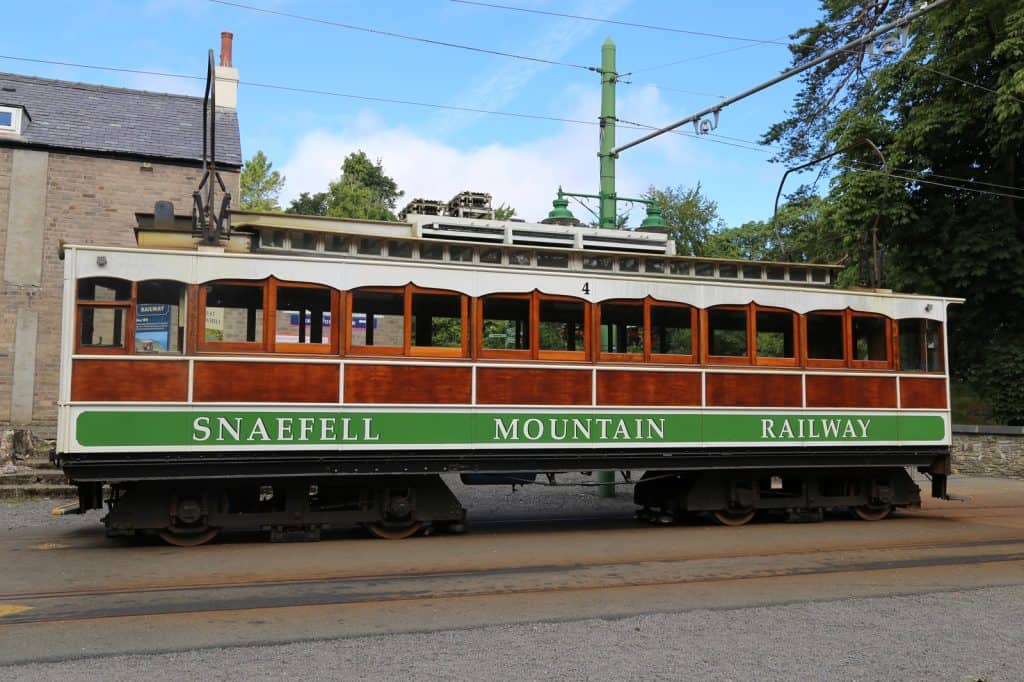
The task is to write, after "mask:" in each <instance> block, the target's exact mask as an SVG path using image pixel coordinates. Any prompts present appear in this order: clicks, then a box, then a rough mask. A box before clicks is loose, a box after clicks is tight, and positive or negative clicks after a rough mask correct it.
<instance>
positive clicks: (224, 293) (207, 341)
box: [199, 282, 266, 351]
mask: <svg viewBox="0 0 1024 682" xmlns="http://www.w3.org/2000/svg"><path fill="white" fill-rule="evenodd" d="M264 284H265V283H264V282H211V283H209V284H206V285H204V286H203V287H201V289H200V310H201V311H202V314H203V317H202V321H201V324H202V329H201V330H200V337H199V347H200V348H201V349H203V350H226V351H236V350H237V351H246V350H266V342H265V338H264V335H263V317H264V312H265V311H264V306H263V304H264V301H265V300H266V299H265V296H264Z"/></svg>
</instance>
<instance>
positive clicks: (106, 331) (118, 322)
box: [78, 306, 127, 350]
mask: <svg viewBox="0 0 1024 682" xmlns="http://www.w3.org/2000/svg"><path fill="white" fill-rule="evenodd" d="M126 310H127V309H126V308H124V307H122V306H116V307H115V306H111V307H99V306H79V308H78V331H79V335H78V345H79V347H80V348H82V349H90V350H102V349H111V350H113V349H123V348H124V347H125V345H124V342H125V328H124V327H125V319H126V317H127V316H126V315H125V313H126Z"/></svg>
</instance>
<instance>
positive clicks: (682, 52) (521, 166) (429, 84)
mask: <svg viewBox="0 0 1024 682" xmlns="http://www.w3.org/2000/svg"><path fill="white" fill-rule="evenodd" d="M239 1H240V2H243V3H245V4H250V5H254V6H259V7H264V8H268V9H274V10H279V11H282V12H288V13H294V14H300V15H306V16H309V17H316V18H321V19H325V20H330V21H335V22H342V23H347V24H354V25H359V26H365V27H370V28H375V29H380V30H384V31H392V32H399V33H405V34H411V35H416V36H422V37H425V38H430V39H435V40H441V41H448V42H455V43H464V44H468V45H474V46H479V47H482V48H487V49H492V50H497V51H503V52H514V53H518V54H523V55H529V56H533V57H538V58H543V59H548V60H552V61H559V62H567V63H571V64H582V65H597V64H599V62H600V49H601V44H602V42H603V41H604V40H605V38H607V37H611V38H612V40H614V41H615V43H616V45H617V48H618V66H619V71H620V72H623V73H626V72H632V75H631V76H628V77H627V78H626V80H628V81H630V82H629V83H628V84H623V85H620V87H619V92H618V107H619V110H618V115H619V117H620V118H623V119H627V120H631V121H637V122H640V123H644V124H654V125H663V124H665V123H669V122H672V121H675V120H678V119H680V118H683V117H684V116H686V115H688V114H691V113H694V112H695V111H697V110H699V109H703V108H704V107H707V106H709V105H711V104H713V103H714V102H715V101H716V96H728V95H733V94H735V93H737V92H739V91H741V90H744V89H746V88H747V87H749V86H751V85H754V84H756V83H759V82H761V81H763V80H766V79H768V78H770V77H772V76H774V75H776V74H777V73H778V72H779V71H781V70H783V69H785V68H786V67H787V66H788V65H789V53H788V50H786V48H785V47H784V46H781V45H761V44H750V43H744V42H739V41H734V40H724V39H721V38H711V37H701V36H693V35H686V34H682V33H674V32H666V31H654V30H649V29H640V28H633V27H626V26H619V25H612V24H602V23H595V22H588V21H581V20H576V19H569V18H561V17H553V16H544V15H537V14H528V13H522V12H513V11H508V10H503V9H493V8H484V7H479V6H473V5H467V4H459V3H455V2H451V1H450V0H377V1H376V2H367V1H365V0H358V1H356V0H339V1H338V2H314V1H312V0H239ZM494 2H497V3H499V4H506V5H515V6H518V7H525V8H531V9H539V10H547V11H555V12H561V13H568V14H579V15H585V16H589V17H596V18H607V19H613V20H617V21H625V22H637V23H645V24H653V25H659V26H664V27H671V28H680V29H688V30H693V31H703V32H711V33H720V34H728V35H734V36H743V37H749V38H757V39H764V40H784V39H785V36H786V35H787V34H789V33H791V32H792V31H793V30H795V29H796V28H798V27H800V26H805V25H808V24H809V23H811V22H813V21H814V20H815V18H816V17H817V14H818V12H817V3H816V2H811V1H810V0H802V1H801V0H778V1H776V2H755V1H752V0H718V1H717V2H710V3H709V2H691V1H689V0H685V1H684V0H675V1H671V0H494ZM5 24H6V27H5V30H4V31H3V32H2V33H3V40H2V42H0V45H2V47H0V54H2V55H7V56H16V57H27V58H36V59H49V60H59V61H67V62H76V63H87V64H97V65H105V66H116V67H127V68H134V69H143V70H155V71H165V72H173V73H192V74H196V75H203V74H204V73H205V58H206V57H205V56H206V50H207V49H208V48H211V47H212V48H217V47H218V45H219V36H220V31H222V30H228V31H232V32H233V33H234V34H235V42H234V65H235V66H236V67H237V68H238V70H239V75H240V78H241V80H242V82H243V84H242V86H241V88H240V92H239V116H240V121H241V132H242V147H243V152H244V154H245V155H246V157H249V156H251V155H252V154H253V153H254V152H255V151H256V150H258V149H262V150H264V151H265V152H266V153H267V155H268V156H269V157H270V159H271V160H272V161H273V162H274V165H275V168H278V169H280V170H282V172H284V174H285V175H286V177H287V180H288V183H287V187H286V190H285V195H284V198H285V199H287V198H289V197H291V196H295V195H297V194H298V193H299V192H301V191H317V190H321V189H323V188H324V187H325V186H326V184H327V182H328V181H329V180H330V179H332V178H333V177H336V176H337V173H338V167H339V165H340V162H341V160H342V159H343V158H344V156H345V155H346V154H347V153H349V152H350V151H354V150H355V149H357V148H361V149H363V150H365V151H366V152H367V153H368V154H369V155H370V156H371V157H375V158H380V159H381V161H382V162H383V164H384V167H385V170H386V171H387V172H388V173H389V174H391V175H393V176H394V177H395V178H396V180H397V181H398V182H399V185H400V187H401V188H403V189H404V190H406V197H405V199H410V198H413V197H421V196H422V197H429V198H439V199H448V198H450V197H451V196H452V195H454V194H455V193H457V192H459V191H462V190H466V189H471V190H475V191H486V192H490V193H491V194H493V195H494V199H495V202H496V203H502V202H505V203H509V204H511V205H513V206H515V207H516V208H517V209H518V212H519V214H520V215H521V216H522V217H524V218H526V219H528V220H534V219H540V218H542V217H543V216H544V215H545V214H546V211H547V210H548V209H549V208H550V201H551V199H552V198H553V194H554V192H555V190H556V188H557V186H558V185H559V184H561V185H563V186H564V187H565V188H566V189H567V190H572V191H578V192H596V191H597V184H598V162H597V157H596V152H597V145H598V140H597V129H596V127H595V126H592V125H583V124H573V123H565V122H557V121H548V120H530V119H525V118H514V117H505V116H495V115H488V114H477V113H469V112H456V111H447V110H442V109H435V108H426V107H418V106H409V105H402V104H389V103H382V102H370V101H360V100H356V99H349V98H344V97H337V96H325V95H314V94H300V93H294V92H286V91H282V90H278V89H272V88H260V87H255V86H252V85H246V84H245V82H246V81H250V82H255V83H267V84H279V85H289V86H295V87H300V88H312V89H319V90H329V91H332V92H338V93H350V94H356V95H365V96H371V97H383V98H394V99H403V100H415V101H419V102H427V103H433V104H443V105H450V106H460V107H469V108H482V109H489V110H500V111H508V112H517V113H524V114H535V115H541V116H550V117H555V118H569V119H579V120H589V121H596V119H597V116H598V113H599V105H600V88H599V80H598V76H597V75H596V74H594V73H591V72H588V71H585V70H583V69H578V68H571V67H564V66H557V65H548V64H539V63H535V62H528V61H523V60H517V59H510V58H507V57H501V56H494V55H488V54H481V53H478V52H470V51H465V50H458V49H451V48H446V47H440V46H434V45H427V44H423V43H417V42H412V41H407V40H401V39H397V38H393V37H388V36H383V35H378V34H369V33H362V32H356V31H351V30H345V29H341V28H338V27H335V26H329V25H323V24H316V23H310V22H304V21H297V20H295V19H289V18H285V17H281V16H273V15H268V14H265V13H260V12H254V11H251V10H246V9H240V8H236V7H229V6H224V5H220V4H214V3H211V2H209V1H208V0H138V1H136V2H117V1H114V0H93V1H92V2H87V3H83V2H74V1H70V0H68V1H58V0H55V1H51V2H47V1H45V0H44V1H43V2H41V3H40V2H37V3H13V4H11V5H10V7H8V8H7V9H6V10H5ZM12 26H17V27H18V29H17V31H11V30H10V27H12ZM735 48H740V49H735ZM726 50H731V51H728V52H725V53H723V54H711V55H710V56H708V55H709V54H710V53H715V52H722V51H726ZM682 60H687V61H685V62H683V63H679V64H673V65H669V66H663V65H665V64H669V63H671V62H677V61H682ZM0 70H3V71H8V72H14V73H23V74H32V75H39V76H46V77H53V78H63V79H68V80H78V81H85V82H92V83H105V84H110V85H120V86H126V87H137V88H144V89H148V90H159V91H167V92H184V93H195V94H198V93H200V92H201V89H202V84H201V83H199V82H196V81H187V80H181V79H171V78H162V77H157V76H144V75H138V74H122V73H112V72H105V71H96V70H87V69H81V68H75V67H66V66H52V65H44V64H37V63H31V62H24V61H14V60H9V59H0ZM797 86H798V83H797V82H796V80H795V79H794V80H792V81H790V82H787V83H783V84H781V85H779V86H776V87H774V88H772V89H770V90H768V91H766V92H764V93H761V94H758V95H755V96H753V97H751V98H749V99H748V100H745V101H744V102H741V103H738V104H735V105H733V106H731V107H729V108H728V109H726V110H725V111H724V112H723V113H722V116H721V120H720V123H719V127H718V129H717V131H716V135H718V136H725V137H713V136H707V137H703V138H701V139H694V138H692V137H685V136H681V135H665V136H662V137H661V138H658V139H657V140H656V141H652V142H648V143H645V144H643V145H640V146H638V147H636V148H634V149H631V150H628V151H626V152H624V153H623V154H622V155H621V157H620V159H619V161H618V178H619V185H618V191H619V193H620V194H622V195H630V196H637V195H639V194H640V193H642V192H643V191H644V190H645V189H646V188H647V187H649V186H651V185H654V186H658V187H665V186H670V185H671V186H677V185H682V186H684V187H689V186H693V185H695V184H696V183H698V182H700V183H701V186H702V188H703V191H704V192H705V194H707V196H709V197H710V198H711V199H713V200H714V201H716V202H717V203H718V207H719V213H720V214H721V216H722V217H723V218H724V219H725V221H726V223H727V224H729V225H738V224H740V223H742V222H744V221H747V220H753V219H762V218H767V217H769V216H770V213H771V210H772V202H773V200H774V196H775V191H776V188H777V186H778V182H779V179H780V178H781V176H782V173H783V172H784V170H785V169H784V167H782V166H781V165H780V164H772V163H769V162H768V160H769V158H770V157H771V154H770V152H769V151H768V150H765V149H760V150H752V149H748V148H740V147H736V146H730V144H725V143H732V144H739V145H741V146H742V147H750V146H751V145H750V144H749V143H748V142H738V140H741V141H750V142H752V141H755V140H757V139H758V138H759V137H760V135H761V134H762V133H763V132H764V131H765V130H766V129H767V128H768V126H770V125H771V124H772V123H774V122H776V121H778V120H780V119H781V118H783V116H784V114H785V111H786V109H787V108H788V107H789V106H790V103H791V101H792V97H793V94H794V93H795V91H796V89H797ZM682 130H684V131H686V132H692V130H693V128H692V127H691V126H687V127H685V128H683V129H682ZM639 134H640V133H638V132H637V131H635V130H623V129H620V130H619V131H618V141H619V142H620V143H622V142H625V141H628V140H631V139H633V138H634V137H635V136H637V135H639ZM790 182H793V181H792V180H791V181H790ZM403 201H404V200H403ZM570 208H571V209H572V210H573V211H574V212H575V213H577V216H578V217H580V218H584V219H587V218H588V217H589V216H588V215H587V214H586V211H585V210H584V209H583V208H582V207H580V206H578V205H573V206H571V207H570ZM641 218H642V212H641V211H639V210H637V211H635V212H634V214H633V220H632V222H633V223H634V224H635V223H637V222H639V220H640V219H641Z"/></svg>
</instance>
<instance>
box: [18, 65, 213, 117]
mask: <svg viewBox="0 0 1024 682" xmlns="http://www.w3.org/2000/svg"><path fill="white" fill-rule="evenodd" d="M2 79H10V80H20V81H25V82H36V83H40V84H46V85H50V86H57V87H64V88H71V89H77V90H93V91H114V92H122V93H137V94H142V95H155V96H158V97H178V98H181V99H188V100H196V101H200V102H201V101H202V100H203V98H202V97H199V96H197V95H183V94H180V93H176V92H161V91H159V90H142V89H139V88H126V87H122V86H119V85H101V84H97V83H84V82H81V81H68V80H62V79H59V78H44V77H42V76H28V75H25V74H20V73H7V72H4V71H0V80H2ZM197 79H198V77H197ZM218 108H221V107H218Z"/></svg>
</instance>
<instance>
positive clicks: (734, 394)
mask: <svg viewBox="0 0 1024 682" xmlns="http://www.w3.org/2000/svg"><path fill="white" fill-rule="evenodd" d="M707 401H708V406H714V407H800V406H801V405H802V404H803V389H802V387H801V382H800V375H799V374H768V373H757V374H712V373H710V372H709V373H708V374H707Z"/></svg>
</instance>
